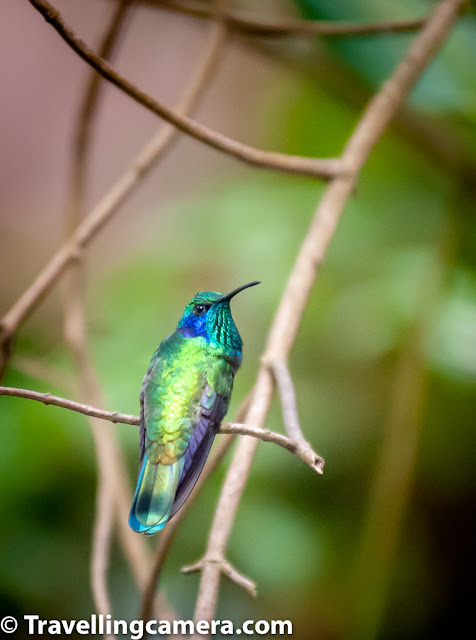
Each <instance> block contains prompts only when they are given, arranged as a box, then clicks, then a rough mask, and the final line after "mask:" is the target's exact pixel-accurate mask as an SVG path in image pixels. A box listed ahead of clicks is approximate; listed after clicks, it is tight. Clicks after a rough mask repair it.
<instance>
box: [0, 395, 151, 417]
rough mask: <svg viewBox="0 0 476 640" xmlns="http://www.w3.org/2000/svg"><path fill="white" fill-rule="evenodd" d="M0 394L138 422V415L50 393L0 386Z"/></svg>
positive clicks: (89, 413) (88, 413)
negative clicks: (106, 409) (90, 404)
mask: <svg viewBox="0 0 476 640" xmlns="http://www.w3.org/2000/svg"><path fill="white" fill-rule="evenodd" d="M0 396H14V397H17V398H25V399H27V400H36V401H37V402H42V403H43V404H47V405H48V404H51V405H53V406H55V407H61V408H62V409H69V410H70V411H76V412H77V413H82V414H83V415H84V416H91V417H93V418H101V420H107V421H109V422H120V423H122V424H132V425H135V426H139V423H140V420H139V416H133V415H128V414H126V413H118V412H117V411H103V410H102V409H95V408H94V407H91V406H89V405H87V404H82V403H80V402H74V401H73V400H67V399H66V398H60V397H58V396H53V395H51V393H38V392H37V391H30V390H29V389H17V388H15V387H0Z"/></svg>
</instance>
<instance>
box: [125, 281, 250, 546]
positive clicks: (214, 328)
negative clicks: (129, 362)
mask: <svg viewBox="0 0 476 640" xmlns="http://www.w3.org/2000/svg"><path fill="white" fill-rule="evenodd" d="M256 284H259V282H250V283H249V284H245V285H243V286H242V287H238V288H237V289H234V290H233V291H231V292H230V293H227V294H221V293H217V292H216V291H202V292H201V293H197V295H195V296H194V297H193V298H192V299H191V300H190V302H189V303H188V305H187V306H186V307H185V311H184V312H183V315H182V317H181V318H180V320H179V323H178V325H177V328H176V330H175V331H174V333H172V335H171V336H169V337H168V338H166V339H165V340H164V341H163V342H162V343H161V344H160V345H159V348H158V349H157V351H156V352H155V353H154V355H153V356H152V360H151V362H150V365H149V368H148V370H147V373H146V375H145V377H144V381H143V383H142V389H141V394H140V404H141V416H140V463H139V479H138V481H137V488H136V492H135V495H134V500H133V502H132V508H131V513H130V516H129V524H130V526H131V527H132V529H134V531H138V532H139V533H144V534H146V535H152V534H153V533H156V532H157V531H160V529H162V527H164V526H165V524H166V523H167V521H168V520H170V518H171V517H172V516H173V515H174V514H175V513H177V511H178V510H179V509H180V507H181V506H182V505H183V503H184V502H185V500H186V499H187V497H188V495H189V494H190V492H191V490H192V489H193V487H194V485H195V483H196V481H197V479H198V476H199V475H200V473H201V471H202V469H203V465H204V464H205V461H206V459H207V456H208V453H209V451H210V448H211V446H212V444H213V440H214V438H215V434H216V433H217V431H218V429H219V427H220V423H221V421H222V420H223V418H224V416H225V414H226V412H227V410H228V405H229V404H230V397H231V391H232V389H233V380H234V377H235V373H236V372H237V370H238V368H239V367H240V365H241V359H242V348H243V342H242V340H241V337H240V334H239V333H238V329H237V328H236V326H235V323H234V321H233V318H232V315H231V310H230V300H231V298H233V296H235V295H236V294H237V293H239V292H240V291H243V289H247V288H248V287H253V286H254V285H256Z"/></svg>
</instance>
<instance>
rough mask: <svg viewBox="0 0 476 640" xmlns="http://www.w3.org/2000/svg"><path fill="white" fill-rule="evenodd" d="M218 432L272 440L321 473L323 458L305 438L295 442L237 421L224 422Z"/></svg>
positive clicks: (278, 434)
mask: <svg viewBox="0 0 476 640" xmlns="http://www.w3.org/2000/svg"><path fill="white" fill-rule="evenodd" d="M220 433H232V434H236V435H242V436H252V437H253V438H257V439H258V440H262V441H263V442H274V444H277V445H279V446H280V447H283V449H287V450H288V451H290V452H291V453H294V455H295V456H297V457H298V458H301V460H302V461H303V462H305V463H306V464H307V465H308V466H309V467H311V469H314V471H316V473H319V474H320V475H321V474H322V473H323V468H324V464H325V463H324V459H323V458H321V456H318V455H317V453H315V452H314V451H313V450H312V448H311V446H310V445H309V444H308V443H307V442H306V441H305V440H303V441H302V442H297V441H296V440H294V439H293V438H287V437H286V436H283V435H282V434H281V433H276V432H275V431H270V430H269V429H261V428H260V427H253V426H252V425H249V424H243V423H237V422H225V423H224V424H222V425H221V427H220Z"/></svg>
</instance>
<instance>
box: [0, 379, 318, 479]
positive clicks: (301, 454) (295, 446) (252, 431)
mask: <svg viewBox="0 0 476 640" xmlns="http://www.w3.org/2000/svg"><path fill="white" fill-rule="evenodd" d="M0 396H13V397H16V398H25V399H26V400H35V401H37V402H41V403H43V404H46V405H48V404H51V405H54V406H55V407H61V408H62V409H69V410H70V411H76V412H77V413H82V414H83V415H85V416H90V417H93V418H100V419H101V420H107V421H109V422H119V423H121V424H130V425H134V426H139V424H140V418H139V416H134V415H131V414H127V413H119V412H118V411H103V410H102V409H96V408H95V407H91V406H90V405H87V404H82V403H80V402H74V400H68V399H67V398H60V397H59V396H53V395H51V393H39V392H38V391H31V390H30V389H18V388H16V387H0ZM220 433H227V434H234V435H236V434H239V435H244V436H252V437H253V438H257V439H258V440H263V442H273V443H274V444H277V445H278V446H280V447H283V449H287V450H288V451H290V452H291V453H294V455H296V456H297V457H298V458H301V460H303V461H304V462H305V463H306V464H307V465H309V466H310V467H311V468H313V469H314V470H315V471H316V472H317V473H322V468H323V466H324V460H323V459H322V458H321V457H320V456H318V455H317V454H316V453H314V452H313V451H312V449H310V448H309V450H305V449H304V448H302V447H301V446H300V443H296V442H295V441H293V440H291V439H290V438H287V437H286V436H284V435H282V434H281V433H276V432H274V431H270V430H269V429H261V428H260V427H254V426H252V425H249V424H242V423H237V422H225V423H223V424H222V425H221V427H220Z"/></svg>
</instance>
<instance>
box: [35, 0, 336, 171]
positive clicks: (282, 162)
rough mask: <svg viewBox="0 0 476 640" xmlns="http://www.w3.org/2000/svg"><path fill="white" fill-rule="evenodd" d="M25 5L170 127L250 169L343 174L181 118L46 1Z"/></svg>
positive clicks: (326, 161)
mask: <svg viewBox="0 0 476 640" xmlns="http://www.w3.org/2000/svg"><path fill="white" fill-rule="evenodd" d="M28 2H30V4H31V5H33V6H34V7H35V9H37V10H38V11H39V12H40V13H41V14H42V15H43V17H44V18H45V20H46V21H47V22H48V23H50V24H51V25H52V27H53V28H54V29H55V31H57V33H58V34H59V35H60V36H61V37H62V38H63V40H64V41H65V42H66V43H67V44H68V45H69V46H70V47H71V48H72V49H73V51H75V52H76V53H77V54H78V55H79V56H80V57H81V58H82V59H83V60H84V61H85V62H87V63H88V64H89V65H91V66H92V67H93V68H94V69H96V71H97V72H98V73H100V74H101V75H102V76H103V77H104V78H106V80H108V81H109V82H111V83H112V84H113V85H114V86H116V87H117V88H118V89H120V90H121V91H123V92H124V93H126V94H127V95H128V96H129V97H131V98H132V99H133V100H135V101H136V102H138V103H139V104H141V105H142V106H143V107H145V108H146V109H148V110H149V111H150V112H152V113H154V114H155V115H157V116H159V117H160V118H163V119H164V120H166V121H167V122H169V123H170V124H173V125H174V126H175V127H177V128H178V129H180V130H181V131H182V132H183V133H186V134H187V135H189V136H191V137H192V138H195V139H196V140H199V141H201V142H203V143H205V144H207V145H208V146H210V147H212V148H213V149H216V150H218V151H222V152H224V153H226V154H228V155H230V156H232V157H234V158H237V159H238V160H241V161H242V162H244V163H246V164H249V165H251V166H253V167H261V168H265V169H270V170H273V171H281V172H284V173H290V174H296V175H303V176H310V177H314V178H321V179H323V180H329V179H330V178H332V177H334V176H336V175H338V174H339V173H342V172H343V171H344V168H343V166H342V163H341V162H340V160H339V159H337V158H305V157H301V156H293V155H287V154H283V153H276V152H273V151H262V150H261V149H256V148H254V147H250V146H248V145H245V144H243V143H241V142H238V141H237V140H234V139H233V138H230V137H228V136H225V135H223V134H221V133H219V132H217V131H215V130H214V129H211V128H210V127H206V126H204V125H202V124H199V123H198V122H196V121H195V120H192V119H191V118H188V117H186V116H184V115H181V114H180V113H179V112H177V111H174V110H172V109H169V108H168V107H166V106H165V105H163V104H161V103H159V102H158V101H157V100H155V99H154V98H152V97H151V96H150V95H148V94H147V93H145V92H144V91H142V90H141V89H139V88H138V87H136V86H135V85H134V84H132V83H131V82H129V80H127V79H126V78H124V77H123V76H122V75H120V74H119V73H118V72H117V71H116V70H115V69H114V68H113V67H112V66H111V65H110V64H108V63H107V62H106V61H105V60H103V59H102V58H100V57H98V56H97V55H95V54H94V53H93V52H92V51H90V50H89V49H88V47H87V46H86V45H85V44H84V42H83V41H82V40H80V38H78V37H77V36H76V35H75V33H74V32H73V31H72V30H71V29H70V28H69V27H67V26H66V25H65V23H64V22H63V19H62V17H61V15H60V13H59V12H58V11H57V10H56V9H55V8H54V7H53V6H52V5H51V4H50V3H49V2H47V1H46V0H28Z"/></svg>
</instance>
